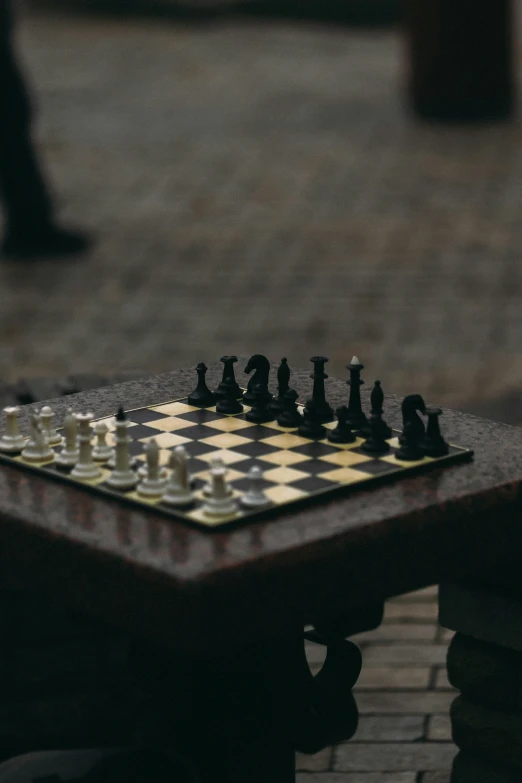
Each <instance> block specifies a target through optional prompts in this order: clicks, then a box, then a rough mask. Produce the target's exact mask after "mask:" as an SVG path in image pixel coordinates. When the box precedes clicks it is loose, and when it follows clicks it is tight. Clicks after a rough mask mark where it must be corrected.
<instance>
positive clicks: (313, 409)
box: [305, 356, 333, 422]
mask: <svg viewBox="0 0 522 783" xmlns="http://www.w3.org/2000/svg"><path fill="white" fill-rule="evenodd" d="M310 361H311V362H312V363H313V365H314V371H313V373H312V374H311V375H310V378H312V379H313V382H314V386H313V391H312V397H311V399H310V400H307V403H306V405H305V411H306V409H309V411H310V414H311V416H312V417H313V418H314V419H315V420H316V421H320V422H326V421H332V420H333V408H332V407H331V406H330V405H329V404H328V403H327V402H326V397H325V391H324V382H325V380H326V379H327V378H328V376H327V374H326V373H325V371H324V365H325V364H326V362H327V361H328V359H327V358H326V356H312V358H311V359H310Z"/></svg>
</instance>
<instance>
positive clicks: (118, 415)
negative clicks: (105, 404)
mask: <svg viewBox="0 0 522 783" xmlns="http://www.w3.org/2000/svg"><path fill="white" fill-rule="evenodd" d="M115 418H116V421H127V416H126V415H125V411H124V410H123V405H120V406H119V407H118V412H117V413H116V417H115Z"/></svg>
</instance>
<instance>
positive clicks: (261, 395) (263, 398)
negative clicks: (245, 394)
mask: <svg viewBox="0 0 522 783" xmlns="http://www.w3.org/2000/svg"><path fill="white" fill-rule="evenodd" d="M267 392H268V389H267V387H266V384H264V383H258V384H256V385H255V386H254V389H253V395H254V403H253V405H252V408H251V409H250V410H249V411H248V413H246V414H245V419H246V420H247V421H251V422H252V424H263V422H265V421H273V420H274V419H275V415H274V414H273V413H272V411H271V410H270V408H269V406H268V401H269V399H270V398H269V397H267Z"/></svg>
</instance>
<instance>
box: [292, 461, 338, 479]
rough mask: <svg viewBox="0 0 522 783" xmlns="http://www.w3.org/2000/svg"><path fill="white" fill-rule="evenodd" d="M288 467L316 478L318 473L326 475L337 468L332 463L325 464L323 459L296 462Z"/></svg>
mask: <svg viewBox="0 0 522 783" xmlns="http://www.w3.org/2000/svg"><path fill="white" fill-rule="evenodd" d="M288 467H289V468H295V470H302V471H303V473H308V474H309V475H310V476H315V475H316V474H317V473H326V472H327V471H328V470H333V469H334V467H335V466H334V465H332V463H331V462H324V461H323V460H322V459H307V460H303V461H302V462H296V463H294V464H293V465H289V466H288Z"/></svg>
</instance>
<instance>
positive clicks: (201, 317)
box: [0, 11, 522, 407]
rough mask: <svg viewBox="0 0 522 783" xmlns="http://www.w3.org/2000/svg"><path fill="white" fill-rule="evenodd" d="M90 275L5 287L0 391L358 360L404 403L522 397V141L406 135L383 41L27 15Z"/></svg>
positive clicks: (55, 155) (394, 57) (424, 132)
mask: <svg viewBox="0 0 522 783" xmlns="http://www.w3.org/2000/svg"><path fill="white" fill-rule="evenodd" d="M19 43H20V47H21V50H22V52H23V57H24V62H25V63H26V67H27V69H28V70H29V72H30V74H31V76H32V81H33V83H34V86H35V89H36V90H37V93H38V96H39V105H40V124H39V138H40V141H41V144H42V148H43V151H44V153H45V160H46V165H47V167H48V169H49V170H51V171H52V175H53V180H54V182H55V189H56V191H57V193H58V194H59V202H60V204H61V205H62V214H63V216H64V218H66V219H68V220H70V221H72V222H76V223H83V224H84V225H86V226H88V227H89V228H91V229H92V230H93V231H95V232H96V234H97V235H98V238H99V241H98V245H97V247H96V249H95V251H94V252H93V253H92V255H91V256H90V257H89V258H88V259H86V260H85V261H83V262H80V263H74V264H67V263H59V262H53V261H49V262H45V263H42V264H40V265H39V266H37V267H36V266H32V267H31V268H30V270H28V269H27V268H26V267H22V266H19V265H16V264H3V265H1V266H0V344H1V346H2V351H1V354H0V378H3V379H4V380H6V381H12V380H14V379H16V378H18V377H20V376H21V375H54V374H55V375H64V374H66V373H67V372H78V371H91V372H101V373H106V372H108V371H113V370H119V369H133V368H135V367H139V368H143V369H145V370H148V371H151V372H155V371H162V370H166V369H170V368H172V367H175V366H180V365H186V364H187V363H188V364H195V363H196V362H197V361H199V360H201V359H205V360H210V359H213V358H215V357H218V356H220V355H221V354H223V353H230V352H237V353H241V352H243V353H247V354H248V353H250V352H252V353H254V352H258V351H261V352H264V353H267V354H268V355H270V356H271V357H275V358H277V357H279V356H280V355H287V356H288V357H289V359H290V361H291V363H294V364H300V363H304V362H306V361H307V359H308V357H309V356H310V355H311V354H312V353H318V352H320V351H325V352H326V353H327V355H329V356H330V357H331V363H330V365H329V368H330V370H331V372H332V373H342V372H343V371H344V370H343V367H344V364H345V363H346V362H347V360H349V359H350V357H351V355H352V353H354V352H356V353H357V354H358V355H360V356H361V358H362V359H363V361H364V362H365V364H366V365H367V367H368V370H367V373H366V375H367V379H368V381H371V380H373V378H374V377H380V378H381V379H382V380H383V384H384V385H385V388H388V389H393V390H395V391H397V392H399V393H401V392H404V393H405V392H411V391H413V390H418V391H419V392H421V393H423V394H425V395H426V396H427V397H428V398H431V399H433V400H436V401H438V402H440V403H442V404H452V405H455V406H464V407H465V406H466V405H467V404H468V403H471V402H473V401H475V402H476V401H479V402H480V401H483V400H489V399H491V398H494V397H496V396H497V395H498V394H501V393H503V392H505V391H509V390H510V389H517V388H518V387H519V386H520V380H521V377H522V357H521V354H520V350H519V348H520V344H521V336H522V315H521V313H522V307H521V304H522V271H521V266H520V262H519V258H520V254H521V250H522V219H521V217H520V215H521V206H522V203H521V200H522V189H521V188H520V186H519V182H520V179H521V176H522V144H521V143H520V141H521V139H520V125H519V124H518V123H515V124H513V125H499V126H491V127H480V126H476V127H469V128H467V127H453V128H452V127H443V126H440V127H438V126H429V125H423V124H418V123H416V122H414V121H412V119H411V118H410V117H409V116H408V115H407V113H406V112H405V111H404V107H403V99H402V95H401V89H400V83H401V57H402V55H401V45H400V37H399V35H398V33H397V32H396V31H361V30H349V29H347V28H343V27H338V28H336V27H334V26H320V25H318V24H301V25H300V24H297V23H296V24H292V23H291V22H290V21H288V20H287V21H277V22H275V21H270V20H269V19H262V20H257V21H256V19H255V18H254V17H250V18H231V19H227V18H223V19H221V20H216V21H214V22H211V21H209V22H208V23H206V24H205V23H201V24H191V23H189V22H183V21H179V20H178V21H175V20H172V21H169V19H168V18H162V19H152V18H151V19H147V18H141V19H140V18H135V17H132V18H129V19H126V18H125V17H124V16H121V17H118V16H117V15H116V16H114V17H106V18H102V17H96V16H94V15H91V16H89V15H85V16H70V17H67V16H65V15H64V16H61V17H60V16H56V15H55V13H50V12H47V11H40V12H37V11H33V12H31V13H29V14H27V15H26V17H25V18H24V19H23V20H22V23H21V25H20V28H19Z"/></svg>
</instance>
